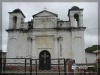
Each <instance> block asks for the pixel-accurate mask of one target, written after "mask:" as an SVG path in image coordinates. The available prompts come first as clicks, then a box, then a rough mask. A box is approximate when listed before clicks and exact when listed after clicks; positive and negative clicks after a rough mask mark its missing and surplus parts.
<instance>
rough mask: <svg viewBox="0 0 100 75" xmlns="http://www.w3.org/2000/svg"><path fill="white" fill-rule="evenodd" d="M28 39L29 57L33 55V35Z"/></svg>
mask: <svg viewBox="0 0 100 75" xmlns="http://www.w3.org/2000/svg"><path fill="white" fill-rule="evenodd" d="M27 39H28V51H27V52H28V53H27V55H28V56H27V57H28V58H29V57H31V56H32V54H31V53H32V38H31V37H28V38H27Z"/></svg>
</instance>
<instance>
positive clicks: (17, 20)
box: [6, 6, 86, 63]
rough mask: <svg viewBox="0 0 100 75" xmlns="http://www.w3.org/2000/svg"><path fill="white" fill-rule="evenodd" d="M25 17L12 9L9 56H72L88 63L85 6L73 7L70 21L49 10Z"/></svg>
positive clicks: (36, 57) (8, 46) (17, 10)
mask: <svg viewBox="0 0 100 75" xmlns="http://www.w3.org/2000/svg"><path fill="white" fill-rule="evenodd" d="M65 17H66V18H67V16H65ZM25 18H26V17H25V15H24V14H23V12H22V11H21V10H20V9H15V10H13V11H12V12H9V28H8V29H7V30H6V31H7V32H8V42H7V58H32V59H59V58H64V59H69V58H70V59H73V60H75V62H76V63H85V46H84V30H85V29H86V27H84V26H83V9H82V8H79V7H77V6H73V7H72V8H70V9H69V10H68V18H69V20H68V21H63V20H60V19H59V18H58V14H55V13H53V12H50V11H48V10H43V11H40V12H39V13H36V14H34V15H33V16H32V19H31V20H30V21H28V22H25V21H24V20H25Z"/></svg>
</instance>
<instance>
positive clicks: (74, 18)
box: [68, 6, 83, 27]
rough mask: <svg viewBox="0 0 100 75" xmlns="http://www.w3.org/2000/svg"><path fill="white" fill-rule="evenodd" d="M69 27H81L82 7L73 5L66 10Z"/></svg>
mask: <svg viewBox="0 0 100 75" xmlns="http://www.w3.org/2000/svg"><path fill="white" fill-rule="evenodd" d="M68 16H69V20H70V23H71V27H83V9H80V8H79V7H77V6H73V7H72V8H71V9H69V11H68Z"/></svg>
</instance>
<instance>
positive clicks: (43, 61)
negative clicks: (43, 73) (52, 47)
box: [39, 50, 51, 70]
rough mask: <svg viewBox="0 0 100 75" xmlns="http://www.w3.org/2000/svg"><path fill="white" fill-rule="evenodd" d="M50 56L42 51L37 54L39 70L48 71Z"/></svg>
mask: <svg viewBox="0 0 100 75" xmlns="http://www.w3.org/2000/svg"><path fill="white" fill-rule="evenodd" d="M50 67H51V55H50V53H49V52H48V51H46V50H43V51H41V52H40V54H39V70H50Z"/></svg>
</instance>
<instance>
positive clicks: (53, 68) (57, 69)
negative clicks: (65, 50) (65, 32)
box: [2, 58, 66, 75]
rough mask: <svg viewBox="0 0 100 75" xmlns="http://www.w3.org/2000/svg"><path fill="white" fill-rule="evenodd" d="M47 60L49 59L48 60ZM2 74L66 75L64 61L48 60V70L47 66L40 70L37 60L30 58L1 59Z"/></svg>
mask: <svg viewBox="0 0 100 75" xmlns="http://www.w3.org/2000/svg"><path fill="white" fill-rule="evenodd" d="M48 60H49V59H48ZM3 61H4V62H3V71H2V72H3V73H4V74H8V73H9V74H12V73H13V74H16V73H18V74H22V75H40V74H45V75H48V74H52V75H66V67H65V66H66V64H65V59H50V69H49V70H46V69H48V66H47V67H45V66H43V67H45V69H44V70H41V69H40V65H39V64H40V63H41V62H40V61H39V59H31V58H6V59H3Z"/></svg>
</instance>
